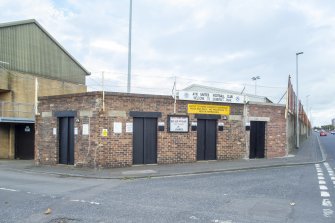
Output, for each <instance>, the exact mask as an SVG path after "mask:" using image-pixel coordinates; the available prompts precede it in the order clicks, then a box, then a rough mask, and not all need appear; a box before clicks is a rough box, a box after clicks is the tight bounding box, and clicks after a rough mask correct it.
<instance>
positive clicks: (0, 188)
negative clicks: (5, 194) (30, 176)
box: [0, 187, 19, 192]
mask: <svg viewBox="0 0 335 223" xmlns="http://www.w3.org/2000/svg"><path fill="white" fill-rule="evenodd" d="M0 190H6V191H12V192H19V191H18V190H15V189H10V188H3V187H0Z"/></svg>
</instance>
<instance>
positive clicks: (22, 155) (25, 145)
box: [15, 124, 35, 160]
mask: <svg viewBox="0 0 335 223" xmlns="http://www.w3.org/2000/svg"><path fill="white" fill-rule="evenodd" d="M34 140H35V128H34V124H17V125H15V158H16V159H27V160H28V159H34Z"/></svg>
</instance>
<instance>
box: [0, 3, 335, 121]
mask: <svg viewBox="0 0 335 223" xmlns="http://www.w3.org/2000/svg"><path fill="white" fill-rule="evenodd" d="M0 10H1V16H0V22H11V21H16V20H24V19H32V18H34V19H36V20H37V21H38V22H39V23H40V24H41V25H42V26H43V27H44V28H45V29H46V30H47V31H48V32H49V33H50V34H51V35H52V36H53V37H55V38H56V39H57V40H58V42H59V43H60V44H61V45H62V46H64V47H65V48H66V49H67V50H68V51H69V52H70V53H71V54H72V55H73V56H74V57H75V58H76V59H77V60H78V61H79V62H80V63H81V64H82V65H83V66H84V67H85V68H86V69H87V70H89V71H90V72H91V73H92V75H91V76H90V77H88V78H87V84H88V86H89V89H90V90H101V87H100V86H99V85H100V83H101V72H102V71H104V72H105V78H106V83H105V85H106V88H107V90H109V91H126V85H127V69H128V67H127V66H128V59H127V57H128V22H129V0H99V1H92V0H87V1H86V0H60V1H58V0H57V1H56V0H24V1H22V0H0ZM334 12H335V1H334V0H322V1H319V0H302V1H298V0H286V1H279V0H277V1H276V0H133V29H132V30H133V32H132V35H133V38H132V73H133V76H132V91H133V92H146V93H155V94H171V90H172V87H173V82H174V79H175V77H176V79H177V88H178V89H182V88H184V87H186V86H188V85H190V84H202V85H208V86H214V87H219V88H225V89H231V90H235V91H242V90H243V88H244V87H246V92H247V93H251V94H254V93H255V82H253V81H252V80H251V78H252V77H254V76H260V78H261V79H260V80H258V81H257V94H258V95H263V96H267V97H268V98H270V99H271V100H272V101H273V102H275V103H277V102H278V101H279V100H280V98H281V97H282V95H283V94H284V93H285V91H286V86H287V81H288V76H289V75H291V76H292V83H293V84H294V88H295V89H296V85H295V81H296V52H300V51H303V52H304V54H303V55H300V56H299V96H300V99H301V100H302V102H303V104H304V107H305V109H306V107H307V97H308V107H309V108H310V109H311V116H312V122H313V124H314V125H324V124H330V122H331V119H332V118H335V100H334V99H333V98H334V95H335V13H334ZM308 95H309V96H308ZM281 102H283V101H281ZM284 102H285V101H284Z"/></svg>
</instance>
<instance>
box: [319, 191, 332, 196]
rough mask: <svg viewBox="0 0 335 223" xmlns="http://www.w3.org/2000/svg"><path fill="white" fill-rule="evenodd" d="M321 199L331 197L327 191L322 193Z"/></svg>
mask: <svg viewBox="0 0 335 223" xmlns="http://www.w3.org/2000/svg"><path fill="white" fill-rule="evenodd" d="M320 192H321V197H330V194H329V193H328V192H327V191H320Z"/></svg>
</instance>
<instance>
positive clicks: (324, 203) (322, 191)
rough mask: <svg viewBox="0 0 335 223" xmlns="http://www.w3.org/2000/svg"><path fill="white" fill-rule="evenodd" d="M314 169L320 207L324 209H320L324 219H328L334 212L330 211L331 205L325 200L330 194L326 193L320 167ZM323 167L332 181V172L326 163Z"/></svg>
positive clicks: (326, 189)
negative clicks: (320, 198) (317, 181)
mask: <svg viewBox="0 0 335 223" xmlns="http://www.w3.org/2000/svg"><path fill="white" fill-rule="evenodd" d="M315 167H316V171H317V176H318V180H319V187H320V195H321V197H322V206H323V207H324V209H322V211H323V216H324V217H326V218H329V217H332V215H333V213H334V211H333V210H332V209H331V207H332V206H333V204H332V202H331V201H330V199H327V198H329V197H330V194H329V192H328V187H327V186H326V181H325V177H324V175H323V171H322V168H321V167H320V165H315ZM324 167H325V168H326V170H327V172H328V175H329V177H330V178H331V179H332V180H333V177H334V171H333V170H332V169H331V168H330V166H329V164H328V163H327V162H326V163H324ZM332 182H333V183H334V184H335V181H332Z"/></svg>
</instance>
